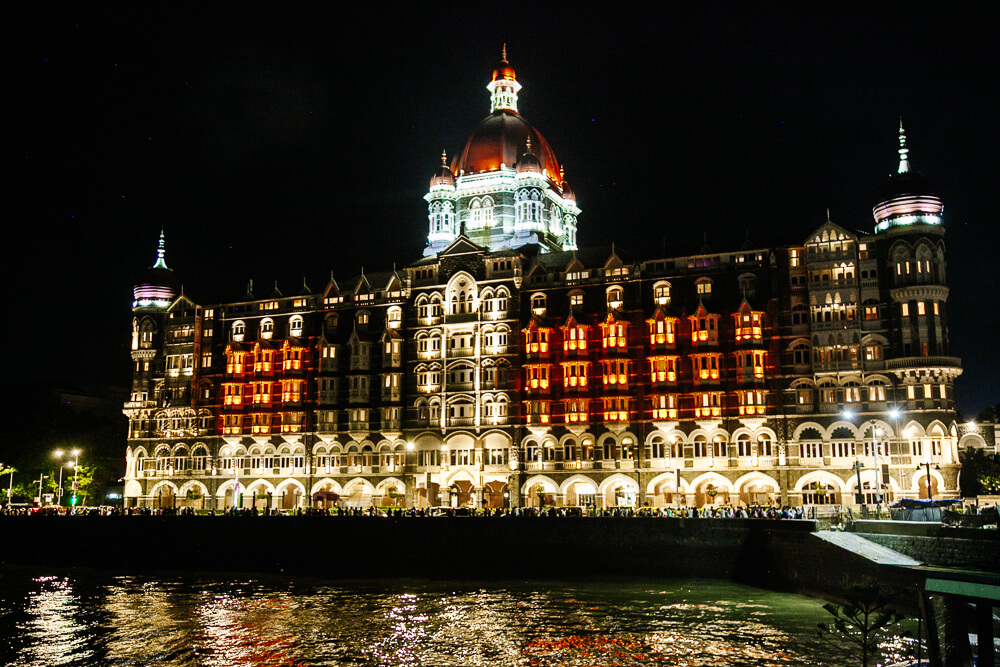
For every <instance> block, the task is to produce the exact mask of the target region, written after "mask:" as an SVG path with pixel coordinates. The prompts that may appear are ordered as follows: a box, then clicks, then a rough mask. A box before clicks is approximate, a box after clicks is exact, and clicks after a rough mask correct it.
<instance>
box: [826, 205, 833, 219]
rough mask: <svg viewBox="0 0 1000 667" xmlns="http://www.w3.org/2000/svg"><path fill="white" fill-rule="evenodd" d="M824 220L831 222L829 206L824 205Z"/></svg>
mask: <svg viewBox="0 0 1000 667" xmlns="http://www.w3.org/2000/svg"><path fill="white" fill-rule="evenodd" d="M826 221H827V222H832V220H830V207H829V206H827V207H826Z"/></svg>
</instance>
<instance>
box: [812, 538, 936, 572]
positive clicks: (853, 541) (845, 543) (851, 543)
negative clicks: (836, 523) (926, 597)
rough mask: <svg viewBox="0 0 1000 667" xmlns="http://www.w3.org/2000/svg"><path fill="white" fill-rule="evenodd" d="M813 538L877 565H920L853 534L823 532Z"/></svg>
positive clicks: (907, 557)
mask: <svg viewBox="0 0 1000 667" xmlns="http://www.w3.org/2000/svg"><path fill="white" fill-rule="evenodd" d="M813 535H814V536H815V537H817V538H818V539H821V540H823V541H824V542H828V543H830V544H832V545H834V546H837V547H839V548H841V549H846V550H847V551H850V552H851V553H853V554H856V555H858V556H861V557H862V558H865V559H867V560H870V561H871V562H873V563H877V564H878V565H901V566H904V567H905V566H910V567H916V566H919V565H922V564H923V563H921V562H920V561H918V560H914V559H913V558H910V557H909V556H904V555H903V554H901V553H899V552H897V551H893V550H892V549H887V548H886V547H883V546H882V545H880V544H875V543H874V542H872V541H870V540H866V539H865V538H863V537H861V536H860V535H856V534H854V533H841V532H839V531H833V530H824V531H821V532H818V533H813Z"/></svg>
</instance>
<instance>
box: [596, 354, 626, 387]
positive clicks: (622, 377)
mask: <svg viewBox="0 0 1000 667" xmlns="http://www.w3.org/2000/svg"><path fill="white" fill-rule="evenodd" d="M601 365H602V366H604V384H605V385H621V386H625V385H627V384H628V361H627V360H625V359H609V360H605V361H602V362H601Z"/></svg>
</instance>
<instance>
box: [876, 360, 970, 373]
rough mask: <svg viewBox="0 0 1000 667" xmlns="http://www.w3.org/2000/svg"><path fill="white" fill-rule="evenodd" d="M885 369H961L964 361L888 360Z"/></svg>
mask: <svg viewBox="0 0 1000 667" xmlns="http://www.w3.org/2000/svg"><path fill="white" fill-rule="evenodd" d="M885 367H886V370H890V371H892V370H898V369H902V368H942V367H947V368H961V367H962V360H961V359H959V358H958V357H902V358H899V359H889V360H887V361H886V362H885Z"/></svg>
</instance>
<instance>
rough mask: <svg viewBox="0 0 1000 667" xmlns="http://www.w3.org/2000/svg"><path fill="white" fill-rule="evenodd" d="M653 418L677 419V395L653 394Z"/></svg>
mask: <svg viewBox="0 0 1000 667" xmlns="http://www.w3.org/2000/svg"><path fill="white" fill-rule="evenodd" d="M653 419H677V397H676V396H674V395H672V394H659V395H656V396H653Z"/></svg>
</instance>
